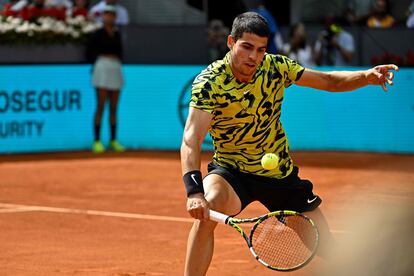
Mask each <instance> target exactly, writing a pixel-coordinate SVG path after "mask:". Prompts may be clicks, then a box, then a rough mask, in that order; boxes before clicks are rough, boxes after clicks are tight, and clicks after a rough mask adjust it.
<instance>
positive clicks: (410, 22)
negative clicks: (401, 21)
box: [406, 1, 414, 28]
mask: <svg viewBox="0 0 414 276" xmlns="http://www.w3.org/2000/svg"><path fill="white" fill-rule="evenodd" d="M406 25H407V27H408V28H414V1H412V2H411V4H410V6H409V7H408V18H407V23H406Z"/></svg>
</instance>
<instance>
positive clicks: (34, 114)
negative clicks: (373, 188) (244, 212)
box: [0, 65, 414, 153]
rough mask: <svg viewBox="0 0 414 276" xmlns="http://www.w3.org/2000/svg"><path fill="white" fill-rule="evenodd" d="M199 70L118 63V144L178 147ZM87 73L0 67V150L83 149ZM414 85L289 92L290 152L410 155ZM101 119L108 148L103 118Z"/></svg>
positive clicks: (403, 81) (405, 76)
mask: <svg viewBox="0 0 414 276" xmlns="http://www.w3.org/2000/svg"><path fill="white" fill-rule="evenodd" d="M203 68H204V66H158V65H154V66H148V65H126V66H124V73H125V79H126V85H125V87H124V89H123V91H122V95H121V99H120V103H119V111H118V115H119V131H118V133H119V140H120V141H121V142H123V143H124V144H125V145H126V146H127V147H128V148H133V149H167V150H176V149H178V148H179V146H180V143H181V137H182V129H183V125H182V121H183V119H184V118H185V116H186V113H187V103H188V99H189V93H190V87H189V85H190V83H191V81H192V79H193V78H194V76H195V75H196V74H197V73H198V72H199V71H200V70H202V69H203ZM321 69H324V70H329V69H330V68H321ZM352 69H358V68H352ZM90 71H91V68H90V66H87V65H73V66H72V65H71V66H63V65H62V66H2V67H0V83H1V85H0V153H20V152H43V151H63V150H84V149H89V148H90V145H91V142H92V139H93V130H92V121H93V113H94V107H95V92H94V90H93V89H92V87H91V85H90ZM413 80H414V70H413V69H402V70H401V71H400V72H399V73H397V74H396V77H395V85H394V87H392V88H390V92H388V93H383V92H382V90H381V88H379V87H366V88H363V89H360V90H358V91H355V92H352V93H338V94H332V93H326V92H322V91H317V90H312V89H307V88H302V87H298V86H292V87H290V88H288V89H287V90H286V92H285V101H284V105H283V116H282V122H283V124H284V127H285V128H286V131H287V134H288V137H289V141H290V145H291V148H292V149H305V150H362V151H376V152H398V153H414V91H413V88H412V85H413ZM104 119H105V121H104V122H103V129H102V134H103V140H104V142H105V143H107V142H108V140H109V128H108V123H107V122H108V121H107V114H105V116H104ZM205 148H211V146H210V145H208V143H207V144H206V145H205Z"/></svg>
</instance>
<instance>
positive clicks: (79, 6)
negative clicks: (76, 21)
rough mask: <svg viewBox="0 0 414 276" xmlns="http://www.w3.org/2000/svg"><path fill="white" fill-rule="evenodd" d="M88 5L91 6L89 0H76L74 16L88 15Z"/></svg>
mask: <svg viewBox="0 0 414 276" xmlns="http://www.w3.org/2000/svg"><path fill="white" fill-rule="evenodd" d="M88 6H89V1H88V0H75V5H74V7H73V8H72V14H71V15H72V17H76V16H79V15H81V16H83V17H85V18H86V17H88Z"/></svg>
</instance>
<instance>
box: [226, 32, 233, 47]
mask: <svg viewBox="0 0 414 276" xmlns="http://www.w3.org/2000/svg"><path fill="white" fill-rule="evenodd" d="M233 45H234V39H233V37H232V36H231V35H229V36H228V37H227V47H229V49H230V50H231V49H232V48H233Z"/></svg>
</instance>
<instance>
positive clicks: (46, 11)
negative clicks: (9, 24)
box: [1, 0, 129, 25]
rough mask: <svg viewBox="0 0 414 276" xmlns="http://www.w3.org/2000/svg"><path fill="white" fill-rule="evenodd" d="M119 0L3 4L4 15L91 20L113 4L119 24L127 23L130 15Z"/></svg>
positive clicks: (12, 0) (43, 0) (11, 0)
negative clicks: (78, 17)
mask: <svg viewBox="0 0 414 276" xmlns="http://www.w3.org/2000/svg"><path fill="white" fill-rule="evenodd" d="M118 2H119V1H118V0H102V1H99V2H98V3H96V4H95V5H91V3H90V0H9V1H8V2H7V3H6V4H4V5H3V9H2V11H1V14H2V15H3V16H6V17H8V16H13V17H20V18H22V19H23V20H28V21H33V20H35V19H36V18H39V17H45V16H46V17H52V18H55V19H57V20H62V21H64V20H66V18H68V17H77V16H83V17H85V18H87V19H89V20H95V21H101V20H102V13H103V10H104V8H105V6H106V5H113V6H115V7H116V11H117V22H116V23H117V25H127V24H128V23H129V16H128V12H127V10H126V9H125V8H124V7H123V6H122V5H121V4H119V3H118Z"/></svg>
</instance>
